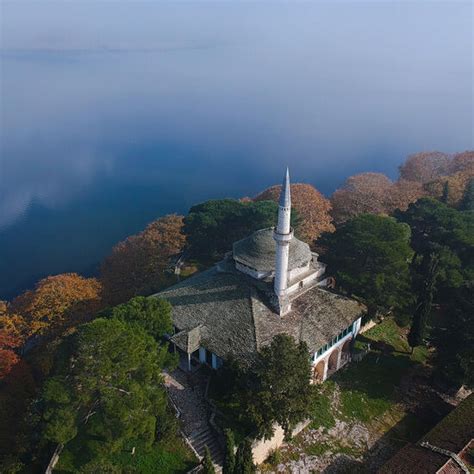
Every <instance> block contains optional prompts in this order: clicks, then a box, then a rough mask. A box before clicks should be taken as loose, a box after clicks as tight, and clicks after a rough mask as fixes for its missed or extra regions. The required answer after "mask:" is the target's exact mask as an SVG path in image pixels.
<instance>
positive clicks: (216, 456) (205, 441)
mask: <svg viewBox="0 0 474 474" xmlns="http://www.w3.org/2000/svg"><path fill="white" fill-rule="evenodd" d="M189 441H190V442H191V445H192V446H193V448H194V449H195V450H196V452H197V453H198V454H199V456H204V453H205V449H206V446H207V447H208V448H209V451H210V453H211V458H212V462H213V463H214V465H215V466H216V471H218V472H219V471H220V470H221V468H222V464H223V462H224V454H223V452H222V449H221V447H220V445H219V443H218V441H217V439H216V437H215V436H214V433H213V432H212V431H211V429H210V428H209V427H207V428H205V429H204V430H202V431H200V432H199V433H193V434H192V435H191V436H190V437H189Z"/></svg>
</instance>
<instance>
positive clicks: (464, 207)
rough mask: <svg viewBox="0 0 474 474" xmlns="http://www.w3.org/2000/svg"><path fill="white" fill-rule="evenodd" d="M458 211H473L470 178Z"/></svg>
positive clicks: (472, 189) (473, 197)
mask: <svg viewBox="0 0 474 474" xmlns="http://www.w3.org/2000/svg"><path fill="white" fill-rule="evenodd" d="M459 209H460V210H461V211H474V178H471V179H470V180H469V183H467V186H466V190H465V191H464V196H463V198H462V201H461V204H460V205H459Z"/></svg>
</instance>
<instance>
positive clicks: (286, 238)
mask: <svg viewBox="0 0 474 474" xmlns="http://www.w3.org/2000/svg"><path fill="white" fill-rule="evenodd" d="M293 234H294V232H293V228H290V232H288V234H280V233H278V232H277V230H276V229H275V228H274V229H273V238H274V239H275V240H276V241H277V243H280V242H281V243H289V242H290V240H291V239H292V238H293Z"/></svg>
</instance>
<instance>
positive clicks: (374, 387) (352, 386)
mask: <svg viewBox="0 0 474 474" xmlns="http://www.w3.org/2000/svg"><path fill="white" fill-rule="evenodd" d="M404 332H405V331H404V330H403V328H400V327H399V326H398V325H397V324H396V323H395V321H394V320H393V319H392V318H387V319H385V320H384V321H383V322H382V323H380V324H378V325H377V326H374V327H373V328H372V329H370V330H369V331H367V332H366V333H364V334H363V335H361V336H360V339H361V340H363V341H364V342H366V343H370V345H371V349H372V351H371V352H370V353H369V354H368V355H367V356H366V357H365V358H364V359H362V361H360V362H353V363H351V364H350V366H349V367H348V368H347V369H345V370H343V371H341V372H339V373H337V374H335V375H334V377H333V378H332V381H333V382H335V383H336V384H337V385H338V386H339V388H340V390H341V403H340V406H339V410H340V415H341V417H342V418H343V419H345V420H350V419H356V420H359V421H362V422H369V421H370V420H372V419H373V418H374V417H379V416H381V415H383V414H384V413H385V412H386V411H387V410H388V409H390V408H391V407H392V406H393V404H394V403H395V402H396V399H395V398H396V387H397V386H398V385H399V384H400V381H401V379H402V377H403V376H404V375H406V374H407V373H408V372H409V371H410V369H411V368H413V367H414V366H415V365H416V364H420V363H424V362H425V361H426V359H427V356H428V351H427V349H426V348H425V347H417V348H415V350H414V351H413V354H412V353H411V349H410V347H409V345H408V342H407V340H406V336H405V334H404Z"/></svg>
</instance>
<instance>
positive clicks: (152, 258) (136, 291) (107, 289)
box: [101, 214, 186, 304]
mask: <svg viewBox="0 0 474 474" xmlns="http://www.w3.org/2000/svg"><path fill="white" fill-rule="evenodd" d="M183 219H184V218H183V216H177V215H176V214H172V215H169V216H165V217H162V218H160V219H158V220H156V221H154V222H152V223H151V224H149V225H148V226H147V227H146V229H145V230H144V231H143V232H140V233H139V234H137V235H132V236H131V237H128V238H127V239H126V240H124V241H122V242H119V243H118V244H117V245H116V246H115V247H114V248H113V249H112V253H111V255H109V256H108V257H107V258H106V259H105V260H104V262H103V264H102V267H101V279H102V283H103V285H104V297H105V299H106V301H107V303H108V304H118V303H122V302H125V301H128V300H129V299H130V298H132V297H133V296H137V295H143V294H149V293H151V292H153V291H156V290H158V289H159V288H160V287H161V286H162V285H163V284H164V283H165V282H166V281H167V280H168V279H169V276H168V275H167V274H166V270H167V268H168V267H169V262H170V257H172V256H174V255H177V254H179V253H180V252H181V251H182V250H183V248H184V245H185V242H186V237H185V235H184V234H183Z"/></svg>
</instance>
